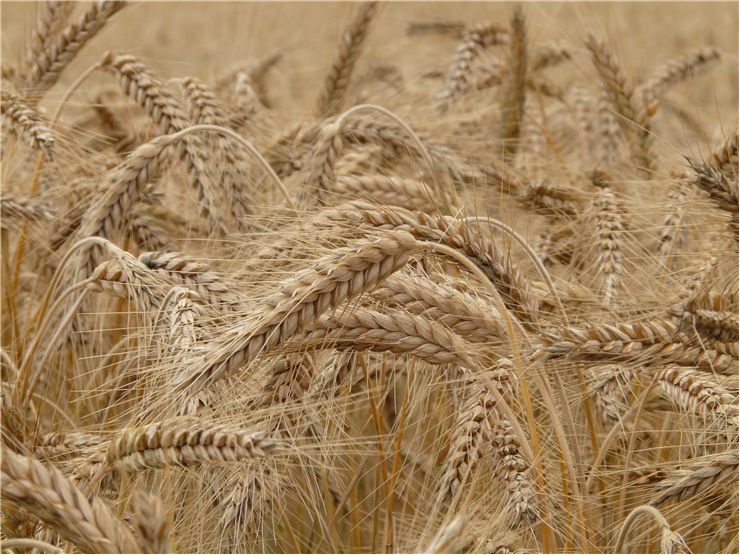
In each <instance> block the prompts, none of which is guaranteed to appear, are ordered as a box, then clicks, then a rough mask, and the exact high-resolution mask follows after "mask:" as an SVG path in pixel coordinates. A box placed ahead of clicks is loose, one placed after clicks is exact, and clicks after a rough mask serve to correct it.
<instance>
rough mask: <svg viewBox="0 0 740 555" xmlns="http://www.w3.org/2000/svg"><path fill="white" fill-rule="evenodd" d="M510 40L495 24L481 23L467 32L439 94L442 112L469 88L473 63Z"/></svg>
mask: <svg viewBox="0 0 740 555" xmlns="http://www.w3.org/2000/svg"><path fill="white" fill-rule="evenodd" d="M508 40H509V36H508V33H507V31H506V30H505V29H504V28H503V27H501V26H500V25H498V24H494V23H479V24H477V25H475V26H473V27H471V28H470V29H468V30H466V31H465V35H464V36H463V39H462V41H461V42H460V44H459V45H458V46H457V50H456V52H455V57H454V59H453V61H452V63H451V64H450V67H449V68H448V70H447V75H446V77H445V86H444V88H443V89H442V90H441V91H439V93H438V94H437V97H436V104H437V108H438V109H439V110H440V111H447V110H448V109H449V107H450V106H451V105H452V104H453V103H454V101H455V100H456V99H457V98H458V97H459V96H460V95H461V94H463V93H464V92H465V91H466V90H467V89H468V88H469V83H470V82H471V81H472V77H473V71H472V70H473V67H472V66H473V63H474V62H475V60H476V59H477V58H478V57H479V56H480V54H481V53H482V52H483V51H484V50H485V49H486V48H489V47H491V46H495V45H497V44H505V43H507V42H508Z"/></svg>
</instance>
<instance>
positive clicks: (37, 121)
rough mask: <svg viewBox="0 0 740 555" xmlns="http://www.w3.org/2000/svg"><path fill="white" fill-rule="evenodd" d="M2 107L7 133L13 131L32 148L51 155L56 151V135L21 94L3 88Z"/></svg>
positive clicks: (0, 103) (0, 106)
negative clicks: (25, 101)
mask: <svg viewBox="0 0 740 555" xmlns="http://www.w3.org/2000/svg"><path fill="white" fill-rule="evenodd" d="M0 108H1V109H0V112H2V116H3V130H4V131H5V132H6V133H12V134H13V135H15V136H17V137H18V138H19V139H20V140H22V141H23V142H25V143H27V144H28V145H29V146H30V147H31V148H33V149H36V150H40V151H41V152H43V153H44V154H45V155H46V156H47V157H49V158H50V157H51V155H52V153H53V152H54V135H53V134H52V132H51V131H50V130H49V128H47V127H46V125H45V124H44V123H43V122H42V121H41V118H40V117H39V116H38V114H37V113H36V112H34V111H33V109H32V108H31V107H29V106H27V105H26V104H25V103H24V102H23V100H22V99H21V97H20V96H18V95H17V94H14V93H12V92H6V91H5V90H3V91H2V100H1V101H0Z"/></svg>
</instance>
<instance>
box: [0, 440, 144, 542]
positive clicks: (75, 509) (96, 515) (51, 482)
mask: <svg viewBox="0 0 740 555" xmlns="http://www.w3.org/2000/svg"><path fill="white" fill-rule="evenodd" d="M2 491H3V500H4V501H9V502H11V503H13V504H15V505H17V506H18V507H21V508H23V509H25V510H26V511H28V512H29V513H30V514H32V515H33V516H35V517H37V518H38V519H39V520H41V521H42V522H43V523H44V524H46V525H47V526H49V527H50V528H52V529H53V530H55V531H57V532H58V533H59V534H61V535H62V536H63V537H64V538H65V539H67V540H69V541H71V542H72V543H73V544H75V545H77V546H78V547H79V549H80V550H82V551H85V552H88V553H137V552H139V551H140V547H139V546H138V545H137V543H136V541H135V540H134V538H133V536H132V535H131V533H130V532H129V531H128V529H127V528H126V526H125V525H124V524H123V522H121V521H120V520H119V519H118V518H116V517H115V516H114V515H113V513H111V511H110V509H108V507H107V506H106V505H105V504H104V503H103V502H102V501H101V500H100V499H97V498H96V499H94V500H93V502H92V503H90V502H89V501H88V500H87V498H86V497H85V496H84V495H83V494H82V492H81V491H80V490H79V489H77V488H76V487H75V486H74V485H73V484H72V483H71V482H70V481H69V480H68V479H67V478H65V477H64V475H63V474H62V473H61V472H60V471H59V470H57V469H56V468H54V467H50V468H46V467H45V466H44V465H42V464H41V463H40V462H39V461H37V460H36V459H34V458H32V457H24V456H22V455H17V454H16V453H13V452H12V451H10V450H8V449H4V450H3V456H2Z"/></svg>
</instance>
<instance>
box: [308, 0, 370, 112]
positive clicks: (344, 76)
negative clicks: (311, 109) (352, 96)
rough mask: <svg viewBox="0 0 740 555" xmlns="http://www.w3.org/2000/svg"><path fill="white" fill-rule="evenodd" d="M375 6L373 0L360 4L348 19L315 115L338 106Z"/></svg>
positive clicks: (333, 109)
mask: <svg viewBox="0 0 740 555" xmlns="http://www.w3.org/2000/svg"><path fill="white" fill-rule="evenodd" d="M377 9H378V2H376V1H371V2H365V3H363V4H360V5H359V9H358V10H357V13H356V14H355V17H354V19H353V20H352V23H350V25H349V26H348V27H347V29H346V30H345V31H344V33H343V34H342V39H341V42H340V44H339V49H338V50H337V53H336V58H335V59H334V62H333V64H332V66H331V69H330V70H329V73H328V74H327V76H326V78H325V79H324V85H323V88H322V89H321V93H320V95H319V100H318V102H317V106H316V113H317V115H318V116H319V117H327V116H332V115H334V114H337V113H338V112H339V111H340V110H341V108H342V101H343V100H344V96H345V94H346V91H347V86H348V85H349V80H350V77H351V76H352V71H353V70H354V67H355V64H356V63H357V59H358V58H359V56H360V52H361V51H362V46H363V43H364V42H365V38H366V37H367V34H368V31H369V29H370V23H371V22H372V20H373V17H374V15H375V12H376V11H377Z"/></svg>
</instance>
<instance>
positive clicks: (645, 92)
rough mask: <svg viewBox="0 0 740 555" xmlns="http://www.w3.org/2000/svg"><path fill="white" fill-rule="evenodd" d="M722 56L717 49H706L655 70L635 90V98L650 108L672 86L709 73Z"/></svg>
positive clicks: (686, 55)
mask: <svg viewBox="0 0 740 555" xmlns="http://www.w3.org/2000/svg"><path fill="white" fill-rule="evenodd" d="M721 56H722V52H721V51H720V50H719V49H717V48H711V47H705V48H700V49H698V50H695V51H693V52H690V53H689V54H685V55H683V56H680V57H678V58H676V59H674V60H670V61H668V62H666V63H665V64H663V65H661V66H659V67H658V68H656V69H655V71H654V72H653V74H652V75H650V76H649V77H647V78H646V79H645V80H644V81H643V82H642V83H640V85H639V86H638V87H637V88H636V89H635V96H636V97H637V98H638V99H640V102H641V103H642V105H643V106H650V105H652V104H653V103H655V102H658V101H659V100H660V97H661V96H662V95H663V94H664V93H665V91H666V90H667V89H668V88H670V87H671V86H673V85H675V84H677V83H680V82H681V81H685V80H686V79H688V78H690V77H693V76H695V75H699V74H700V73H703V72H704V71H707V70H708V69H709V68H710V67H711V66H712V65H714V64H715V63H716V62H717V61H718V60H719V59H720V58H721Z"/></svg>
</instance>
